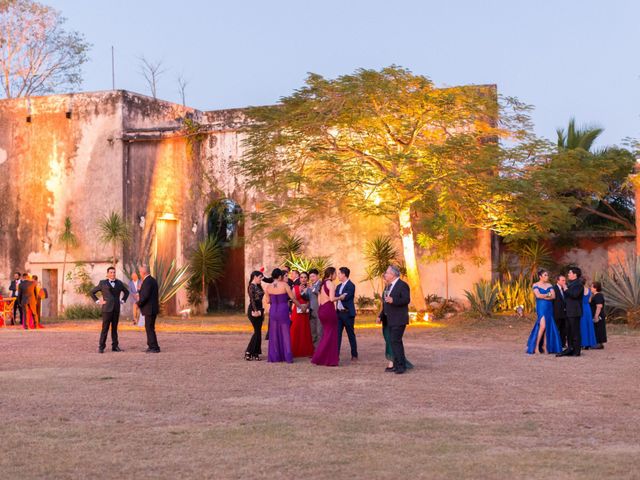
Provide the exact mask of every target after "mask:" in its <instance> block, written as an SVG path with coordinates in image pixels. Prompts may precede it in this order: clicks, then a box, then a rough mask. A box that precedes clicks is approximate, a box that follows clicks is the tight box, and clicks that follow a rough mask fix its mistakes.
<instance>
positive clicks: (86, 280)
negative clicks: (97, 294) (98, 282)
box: [65, 262, 94, 297]
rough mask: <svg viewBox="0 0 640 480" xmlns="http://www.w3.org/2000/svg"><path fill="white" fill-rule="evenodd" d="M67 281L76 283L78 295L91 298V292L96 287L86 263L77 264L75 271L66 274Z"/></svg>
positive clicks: (75, 287)
mask: <svg viewBox="0 0 640 480" xmlns="http://www.w3.org/2000/svg"><path fill="white" fill-rule="evenodd" d="M65 280H66V281H69V282H74V284H75V285H74V290H75V291H76V293H80V294H82V295H85V296H86V297H91V290H92V289H93V287H94V285H93V280H91V276H90V275H89V273H88V272H87V268H86V264H85V263H84V262H76V263H75V266H74V267H73V270H71V271H70V272H68V273H67V274H66V278H65Z"/></svg>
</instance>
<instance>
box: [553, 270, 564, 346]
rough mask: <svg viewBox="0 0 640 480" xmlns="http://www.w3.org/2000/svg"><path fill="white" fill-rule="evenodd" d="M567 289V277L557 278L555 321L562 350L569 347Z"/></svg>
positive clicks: (554, 300)
mask: <svg viewBox="0 0 640 480" xmlns="http://www.w3.org/2000/svg"><path fill="white" fill-rule="evenodd" d="M566 289H567V277H565V276H564V275H562V274H560V275H558V276H557V277H556V284H555V285H554V286H553V291H554V292H555V294H556V295H555V298H554V299H553V319H554V320H555V322H556V326H557V327H558V332H559V333H560V343H561V344H562V348H566V346H567V300H566V299H565V295H566V293H565V291H566Z"/></svg>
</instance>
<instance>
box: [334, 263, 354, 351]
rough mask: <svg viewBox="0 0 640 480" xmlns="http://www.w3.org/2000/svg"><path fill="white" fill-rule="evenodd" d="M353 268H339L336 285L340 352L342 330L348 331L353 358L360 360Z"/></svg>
mask: <svg viewBox="0 0 640 480" xmlns="http://www.w3.org/2000/svg"><path fill="white" fill-rule="evenodd" d="M350 274H351V270H349V269H348V268H347V267H340V268H339V269H338V280H340V283H339V284H338V286H336V297H337V298H338V305H337V308H336V310H337V311H338V352H340V347H341V346H342V331H343V330H346V331H347V338H348V339H349V345H350V346H351V360H358V343H357V342H356V330H355V325H356V306H355V304H354V298H355V296H356V286H355V284H354V283H353V282H352V281H351V280H349V275H350Z"/></svg>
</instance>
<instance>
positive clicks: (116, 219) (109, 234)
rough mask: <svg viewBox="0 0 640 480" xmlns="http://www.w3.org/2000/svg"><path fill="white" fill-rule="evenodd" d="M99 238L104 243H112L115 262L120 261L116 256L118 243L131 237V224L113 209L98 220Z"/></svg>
mask: <svg viewBox="0 0 640 480" xmlns="http://www.w3.org/2000/svg"><path fill="white" fill-rule="evenodd" d="M98 231H99V239H100V241H101V242H102V243H104V244H111V248H112V250H113V256H112V260H113V264H114V265H115V264H116V263H117V262H118V259H117V258H116V249H117V246H118V244H119V243H120V244H122V243H124V242H127V241H129V240H130V239H131V232H130V230H129V225H127V223H126V222H125V221H124V218H122V216H121V215H120V214H119V213H118V212H115V211H112V212H111V213H110V214H109V215H105V216H103V217H102V218H101V219H100V221H99V222H98Z"/></svg>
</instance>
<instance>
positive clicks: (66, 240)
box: [58, 217, 78, 315]
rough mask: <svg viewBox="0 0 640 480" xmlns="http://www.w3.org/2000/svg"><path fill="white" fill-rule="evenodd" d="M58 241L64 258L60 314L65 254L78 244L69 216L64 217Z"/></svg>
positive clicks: (65, 266) (62, 297)
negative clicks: (61, 246)
mask: <svg viewBox="0 0 640 480" xmlns="http://www.w3.org/2000/svg"><path fill="white" fill-rule="evenodd" d="M58 241H59V242H60V243H61V244H62V245H64V260H63V261H62V288H61V289H60V314H61V315H62V314H63V313H64V277H65V271H66V269H67V254H68V253H69V249H70V248H76V247H77V246H78V237H76V235H75V233H73V230H72V225H71V218H69V217H65V219H64V230H63V231H62V233H61V234H60V236H59V237H58Z"/></svg>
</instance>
